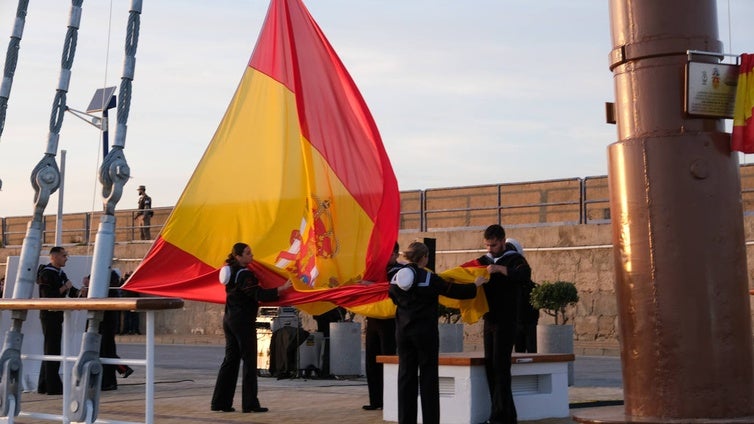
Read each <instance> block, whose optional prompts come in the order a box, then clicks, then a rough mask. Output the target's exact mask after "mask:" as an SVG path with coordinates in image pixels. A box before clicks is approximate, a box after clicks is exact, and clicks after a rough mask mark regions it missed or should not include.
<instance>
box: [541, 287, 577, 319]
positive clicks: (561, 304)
mask: <svg viewBox="0 0 754 424" xmlns="http://www.w3.org/2000/svg"><path fill="white" fill-rule="evenodd" d="M578 301H579V292H578V290H576V285H575V284H573V283H571V282H568V281H556V282H554V283H551V282H548V281H545V282H543V283H541V284H539V285H538V286H536V287H534V288H533V289H532V291H531V304H532V306H534V307H535V308H537V309H539V310H541V311H544V313H546V314H547V315H550V316H551V317H554V318H555V325H565V324H566V323H567V322H568V316H567V315H566V308H567V307H568V306H573V305H575V304H576V302H578Z"/></svg>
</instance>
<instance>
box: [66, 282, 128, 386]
mask: <svg viewBox="0 0 754 424" xmlns="http://www.w3.org/2000/svg"><path fill="white" fill-rule="evenodd" d="M89 278H90V276H89V275H87V276H86V277H84V281H83V285H82V287H81V291H80V292H79V296H80V297H86V296H87V295H88V291H89ZM119 287H120V276H118V273H117V272H115V270H111V271H110V289H109V290H108V297H119V296H118V294H119V291H118V288H119ZM119 313H120V311H105V312H104V314H103V315H102V322H100V324H99V334H100V336H101V337H102V338H101V341H100V345H99V356H100V357H101V358H120V356H118V350H117V348H116V346H115V333H116V328H117V325H118V314H119ZM87 325H88V323H87ZM116 371H117V372H118V374H120V375H121V376H122V377H123V378H128V376H130V375H131V374H133V372H134V370H133V368H131V367H129V366H128V365H122V364H119V365H113V364H102V382H101V384H100V388H101V390H102V391H109V390H116V389H117V388H118V381H117V380H116V378H115V373H116Z"/></svg>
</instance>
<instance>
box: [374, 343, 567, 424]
mask: <svg viewBox="0 0 754 424" xmlns="http://www.w3.org/2000/svg"><path fill="white" fill-rule="evenodd" d="M573 360H574V355H573V354H545V353H525V354H524V353H514V354H513V357H512V358H511V364H512V365H511V375H512V376H513V380H512V388H513V401H514V402H515V404H516V412H517V413H518V419H519V420H522V421H525V420H538V419H543V418H562V417H567V416H568V415H569V411H568V363H569V362H571V361H573ZM377 362H380V363H382V364H384V396H383V397H384V399H383V402H384V403H383V409H382V419H383V420H385V421H398V390H397V383H398V356H396V355H383V356H378V357H377ZM438 371H439V376H440V418H441V420H442V422H443V423H448V424H455V423H458V424H467V423H479V422H483V421H485V420H486V419H487V418H489V413H490V395H489V389H488V388H487V377H486V374H485V372H484V354H483V352H463V353H441V354H440V356H439V367H438ZM418 401H419V400H418V399H417V402H418ZM418 410H419V422H422V421H421V404H419V408H418Z"/></svg>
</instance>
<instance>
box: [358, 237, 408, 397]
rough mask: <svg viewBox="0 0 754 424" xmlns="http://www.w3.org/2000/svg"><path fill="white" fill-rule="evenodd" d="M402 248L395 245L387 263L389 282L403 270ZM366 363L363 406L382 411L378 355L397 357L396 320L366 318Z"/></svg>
mask: <svg viewBox="0 0 754 424" xmlns="http://www.w3.org/2000/svg"><path fill="white" fill-rule="evenodd" d="M399 253H400V246H399V245H398V243H395V246H394V247H393V253H392V254H391V255H390V259H389V260H388V263H387V280H388V281H390V279H391V278H393V276H394V275H395V274H396V273H397V272H398V271H399V270H400V269H401V268H403V266H404V265H403V264H400V263H398V255H399ZM364 350H365V352H364V361H365V365H364V367H365V368H366V375H367V388H368V389H369V404H368V405H364V406H362V408H363V409H365V410H367V411H373V410H375V409H382V403H383V402H382V391H383V384H382V382H383V378H384V377H383V376H384V374H383V365H382V364H380V363H378V362H377V355H395V318H385V319H381V318H371V317H366V331H365V335H364Z"/></svg>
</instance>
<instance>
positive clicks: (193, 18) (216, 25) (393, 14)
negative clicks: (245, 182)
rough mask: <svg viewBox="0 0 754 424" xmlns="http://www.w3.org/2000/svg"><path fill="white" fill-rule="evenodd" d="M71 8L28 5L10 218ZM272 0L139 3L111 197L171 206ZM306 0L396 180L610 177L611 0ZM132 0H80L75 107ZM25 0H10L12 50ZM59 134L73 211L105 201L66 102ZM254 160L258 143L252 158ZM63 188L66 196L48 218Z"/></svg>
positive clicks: (4, 205)
mask: <svg viewBox="0 0 754 424" xmlns="http://www.w3.org/2000/svg"><path fill="white" fill-rule="evenodd" d="M717 3H718V21H719V24H718V25H719V39H720V40H721V41H722V42H723V44H724V45H725V51H726V52H730V53H735V54H740V53H742V52H754V26H752V25H751V24H750V23H747V22H746V18H751V17H752V16H754V1H751V0H718V2H717ZM70 4H71V3H70V2H67V1H63V0H35V1H32V2H30V4H29V11H28V15H27V18H26V25H25V28H24V33H23V37H22V40H21V49H20V52H19V61H18V65H17V68H16V74H15V76H14V80H13V86H12V90H11V93H10V100H9V102H8V112H7V119H6V123H5V130H4V132H3V134H2V137H1V138H0V180H2V183H3V185H2V190H1V191H0V216H5V217H9V216H26V215H31V214H32V212H33V209H34V190H33V188H32V187H31V184H30V181H29V179H30V175H31V172H32V169H33V168H34V166H35V165H36V164H37V163H38V162H39V160H40V159H41V158H42V157H43V154H44V151H45V149H46V146H47V134H48V131H49V128H48V126H49V121H50V114H51V108H52V100H53V98H54V96H55V88H56V87H57V83H58V79H59V75H60V62H61V55H62V48H63V40H64V38H65V30H66V25H67V23H68V15H69V10H70ZM268 4H269V3H268V0H213V1H203V0H181V1H179V0H159V1H149V0H146V1H144V2H143V9H142V17H141V30H140V37H139V45H138V50H137V53H136V72H135V76H134V81H133V91H132V99H131V109H130V116H129V120H128V133H127V138H126V145H125V155H126V159H127V161H128V164H129V166H130V169H131V177H132V178H131V180H130V181H129V182H128V184H126V186H125V189H124V194H123V197H122V198H121V200H120V202H119V203H118V207H117V209H135V208H136V206H137V197H138V196H137V192H136V187H137V186H138V185H142V184H143V185H146V186H147V193H148V194H149V195H150V196H151V197H152V201H153V206H154V207H161V206H173V205H175V203H176V202H177V200H178V198H179V197H180V195H181V193H182V192H183V188H184V187H185V185H186V183H187V182H188V180H189V178H190V177H191V175H192V173H193V170H194V168H195V167H196V165H197V163H198V162H199V160H200V158H201V156H202V154H203V153H204V151H205V149H206V148H207V145H208V144H209V142H210V140H211V138H212V136H213V134H214V132H215V130H216V129H217V126H218V124H219V122H220V120H221V118H222V116H223V115H224V113H225V110H226V108H227V106H228V104H229V102H230V100H231V98H232V96H233V94H234V92H235V90H236V87H237V86H238V83H239V81H240V79H241V76H242V73H243V71H244V69H245V67H246V65H247V63H248V60H249V58H250V56H251V53H252V51H253V48H254V45H255V43H256V39H257V36H258V34H259V30H260V29H261V25H262V22H263V20H264V17H265V14H266V12H267V7H268ZM305 4H306V6H307V8H308V9H309V11H310V13H311V14H312V16H313V17H314V19H315V21H316V22H317V23H318V24H319V26H320V27H321V28H322V30H323V32H324V34H325V36H326V37H327V38H328V40H329V41H330V43H331V44H332V45H333V47H334V48H335V50H336V52H337V53H338V55H339V56H340V58H341V60H342V61H343V63H344V64H345V66H346V68H347V69H348V71H349V72H350V74H351V76H352V78H353V79H354V81H355V83H356V85H357V86H358V87H359V90H360V91H361V94H362V95H363V97H364V99H365V101H366V104H367V105H368V107H369V109H370V111H371V113H372V115H373V117H374V119H375V122H376V123H377V127H378V128H379V130H380V134H381V136H382V140H383V143H384V145H385V148H386V150H387V153H388V155H389V156H390V160H391V163H392V165H393V168H394V170H395V174H396V176H397V178H398V184H399V188H400V190H402V191H405V190H417V189H428V188H438V187H456V186H467V185H480V184H497V183H510V182H523V181H534V180H547V179H560V178H574V177H587V176H595V175H606V174H607V148H608V146H609V145H610V144H611V143H613V142H615V141H616V137H617V133H616V128H615V126H614V125H609V124H606V123H605V112H604V109H605V106H604V104H605V102H612V101H613V100H614V94H613V76H612V73H611V72H610V70H609V68H608V53H609V52H610V50H611V49H612V42H611V37H610V22H609V10H608V2H607V1H604V0H601V1H600V0H571V1H563V0H540V1H538V2H528V1H527V2H521V1H516V2H514V1H510V0H474V1H459V0H305ZM129 5H130V1H128V0H112V1H104V0H98V1H85V2H84V4H83V14H82V20H81V27H80V30H79V35H78V44H77V49H76V54H75V58H74V63H73V69H72V72H73V74H72V78H71V83H70V87H69V92H68V95H67V104H68V106H69V107H71V108H73V109H79V110H83V109H86V107H87V105H88V104H89V101H90V100H91V98H92V96H93V94H94V92H95V90H96V89H97V88H100V87H103V86H114V85H119V84H120V78H121V76H122V71H123V69H122V63H123V57H124V42H125V27H126V22H127V18H128V7H129ZM16 8H17V1H16V0H0V46H1V48H0V57H1V58H2V59H3V62H2V63H5V61H4V59H5V51H6V49H7V43H8V40H9V38H7V37H10V35H11V32H12V28H13V22H14V19H15V14H16ZM729 17H730V18H729ZM111 115H112V116H111V119H112V123H111V125H110V134H111V137H113V136H114V133H115V110H112V111H111ZM111 140H112V138H111ZM58 148H59V149H61V150H65V151H66V162H65V190H64V201H63V211H64V212H65V213H72V212H83V211H90V210H96V211H99V210H101V209H102V206H101V205H102V203H101V202H102V196H101V187H100V185H99V182H98V180H97V170H98V167H99V161H100V160H101V157H102V151H101V141H100V134H99V132H98V131H97V130H96V129H95V128H94V127H92V126H90V125H88V124H87V123H85V122H83V121H81V120H79V119H78V118H76V117H74V116H73V115H71V114H66V115H65V118H64V121H63V126H62V129H61V132H60V141H59V144H58ZM61 157H62V155H61V154H58V160H60V158H61ZM254 160H258V159H257V158H254V157H253V152H250V158H249V162H250V166H253V161H254ZM742 160H746V159H745V158H743V159H742ZM218 183H224V182H218ZM58 201H59V199H58V194H57V193H56V194H54V195H53V196H52V197H51V199H50V202H49V203H48V205H47V209H46V214H54V213H55V212H56V211H57V207H58V206H57V202H58Z"/></svg>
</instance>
